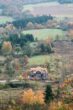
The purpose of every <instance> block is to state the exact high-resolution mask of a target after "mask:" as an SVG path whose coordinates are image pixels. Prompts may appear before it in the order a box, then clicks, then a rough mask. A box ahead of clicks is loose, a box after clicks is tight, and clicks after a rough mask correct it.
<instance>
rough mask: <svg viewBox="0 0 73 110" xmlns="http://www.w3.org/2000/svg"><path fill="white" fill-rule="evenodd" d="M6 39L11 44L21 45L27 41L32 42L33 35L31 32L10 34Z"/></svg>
mask: <svg viewBox="0 0 73 110" xmlns="http://www.w3.org/2000/svg"><path fill="white" fill-rule="evenodd" d="M8 41H10V42H11V43H12V45H16V44H19V45H20V46H21V47H23V46H24V45H25V44H26V43H27V42H34V37H33V35H32V34H26V35H23V34H20V35H18V34H11V35H10V36H9V38H8Z"/></svg>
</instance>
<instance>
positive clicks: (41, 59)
mask: <svg viewBox="0 0 73 110" xmlns="http://www.w3.org/2000/svg"><path fill="white" fill-rule="evenodd" d="M54 59H55V56H54V55H38V56H34V57H31V58H29V63H28V65H29V66H33V65H44V64H46V63H47V62H50V61H51V60H52V61H53V60H54Z"/></svg>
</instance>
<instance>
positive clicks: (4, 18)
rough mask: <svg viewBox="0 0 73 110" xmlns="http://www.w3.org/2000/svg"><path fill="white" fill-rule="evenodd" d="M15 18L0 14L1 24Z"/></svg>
mask: <svg viewBox="0 0 73 110" xmlns="http://www.w3.org/2000/svg"><path fill="white" fill-rule="evenodd" d="M11 21H13V19H12V18H11V17H7V16H0V24H5V23H7V22H11Z"/></svg>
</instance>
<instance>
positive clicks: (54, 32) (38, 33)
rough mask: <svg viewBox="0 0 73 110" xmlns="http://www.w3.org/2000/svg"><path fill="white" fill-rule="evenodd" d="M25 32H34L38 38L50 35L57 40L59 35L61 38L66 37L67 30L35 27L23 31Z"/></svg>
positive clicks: (42, 38)
mask: <svg viewBox="0 0 73 110" xmlns="http://www.w3.org/2000/svg"><path fill="white" fill-rule="evenodd" d="M23 34H32V35H33V36H34V38H37V39H38V40H44V39H47V38H49V37H50V38H52V39H53V40H55V39H56V37H57V35H58V36H59V38H60V39H64V36H65V31H62V30H61V29H35V30H26V31H23Z"/></svg>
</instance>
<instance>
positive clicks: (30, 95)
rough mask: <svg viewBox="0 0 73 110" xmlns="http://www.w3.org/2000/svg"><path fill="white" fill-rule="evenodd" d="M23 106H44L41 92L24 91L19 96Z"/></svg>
mask: <svg viewBox="0 0 73 110" xmlns="http://www.w3.org/2000/svg"><path fill="white" fill-rule="evenodd" d="M21 102H22V103H23V104H31V105H32V104H44V94H43V92H42V91H37V92H34V91H33V90H32V89H29V90H26V91H24V92H23V93H22V95H21Z"/></svg>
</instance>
